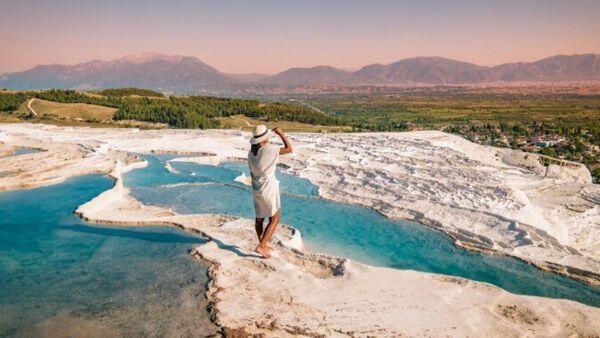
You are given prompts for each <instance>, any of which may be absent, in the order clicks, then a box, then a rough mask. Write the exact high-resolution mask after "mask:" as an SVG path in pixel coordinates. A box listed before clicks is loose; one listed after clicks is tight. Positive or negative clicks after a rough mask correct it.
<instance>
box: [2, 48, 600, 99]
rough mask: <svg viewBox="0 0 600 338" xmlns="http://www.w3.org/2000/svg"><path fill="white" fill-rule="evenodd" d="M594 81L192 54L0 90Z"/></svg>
mask: <svg viewBox="0 0 600 338" xmlns="http://www.w3.org/2000/svg"><path fill="white" fill-rule="evenodd" d="M588 80H600V55H598V54H578V55H557V56H552V57H548V58H545V59H541V60H538V61H535V62H517V63H506V64H501V65H497V66H493V67H486V66H479V65H476V64H473V63H468V62H462V61H456V60H451V59H446V58H442V57H414V58H409V59H403V60H400V61H397V62H393V63H390V64H387V65H383V64H371V65H366V66H364V67H362V68H360V69H358V70H356V71H353V72H351V71H346V70H342V69H337V68H334V67H330V66H317V67H311V68H302V67H298V68H291V69H288V70H286V71H283V72H281V73H278V74H275V75H271V76H268V75H262V74H238V75H233V74H226V73H222V72H220V71H218V70H217V69H215V68H213V67H211V66H209V65H207V64H205V63H204V62H202V61H200V60H199V59H198V58H196V57H193V56H178V55H175V56H172V55H164V54H157V53H143V54H137V55H129V56H124V57H122V58H119V59H115V60H110V61H98V60H94V61H89V62H85V63H80V64H76V65H58V64H55V65H40V66H36V67H34V68H32V69H29V70H26V71H23V72H16V73H7V74H4V75H1V76H0V88H11V89H44V88H63V89H66V88H71V89H99V88H110V87H140V88H148V89H154V90H159V91H164V92H228V91H239V90H250V91H251V90H252V89H256V88H293V87H298V86H314V85H331V86H353V85H465V84H478V83H511V82H561V81H588Z"/></svg>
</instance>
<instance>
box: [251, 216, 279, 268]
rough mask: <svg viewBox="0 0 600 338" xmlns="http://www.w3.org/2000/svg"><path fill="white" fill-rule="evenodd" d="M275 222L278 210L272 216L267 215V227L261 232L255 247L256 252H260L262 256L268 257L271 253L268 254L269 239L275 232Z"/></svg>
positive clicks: (277, 219)
mask: <svg viewBox="0 0 600 338" xmlns="http://www.w3.org/2000/svg"><path fill="white" fill-rule="evenodd" d="M277 224H279V211H278V212H277V213H276V214H275V215H273V217H269V224H267V229H265V232H264V233H263V236H262V238H261V239H260V243H258V246H257V247H256V252H258V253H259V254H261V255H262V256H263V257H264V258H269V257H271V255H270V254H269V247H268V243H269V239H271V236H273V233H274V232H275V228H277Z"/></svg>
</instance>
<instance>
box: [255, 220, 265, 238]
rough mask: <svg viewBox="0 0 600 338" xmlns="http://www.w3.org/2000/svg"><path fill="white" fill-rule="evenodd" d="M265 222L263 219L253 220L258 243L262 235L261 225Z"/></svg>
mask: <svg viewBox="0 0 600 338" xmlns="http://www.w3.org/2000/svg"><path fill="white" fill-rule="evenodd" d="M264 222H265V219H264V218H256V219H254V229H256V236H258V241H259V242H260V240H261V239H262V235H263V223H264Z"/></svg>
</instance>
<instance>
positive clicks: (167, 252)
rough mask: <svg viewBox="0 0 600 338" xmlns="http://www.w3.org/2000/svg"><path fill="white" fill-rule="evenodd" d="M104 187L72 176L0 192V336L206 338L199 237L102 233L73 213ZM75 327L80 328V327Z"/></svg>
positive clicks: (136, 230) (137, 230)
mask: <svg viewBox="0 0 600 338" xmlns="http://www.w3.org/2000/svg"><path fill="white" fill-rule="evenodd" d="M112 184H113V181H112V180H111V179H109V178H106V177H100V176H81V177H76V178H73V179H70V180H68V181H67V182H65V183H62V184H57V185H53V186H49V187H44V188H39V189H31V190H22V191H12V192H2V193H0V215H1V217H0V337H4V336H7V337H22V336H29V337H39V336H53V337H60V336H69V335H70V336H73V335H74V336H77V332H79V333H80V334H81V332H89V331H93V332H95V333H97V334H98V335H99V336H125V337H127V336H186V334H188V333H192V332H194V333H195V334H207V335H208V334H211V333H214V332H215V331H216V327H215V326H214V325H213V324H212V323H211V322H210V320H209V319H208V316H207V313H206V311H205V306H206V304H205V299H204V294H205V291H206V288H205V285H206V282H207V276H206V269H205V267H203V266H202V265H200V264H199V263H198V262H197V261H195V260H193V259H192V258H191V257H190V256H189V254H188V250H189V249H190V248H191V247H193V246H195V245H199V244H202V243H203V242H204V241H203V239H201V238H199V237H197V236H194V235H192V234H188V233H186V232H182V231H179V230H176V229H172V228H165V227H105V226H96V225H90V224H86V223H85V222H83V221H82V220H80V219H79V218H78V217H76V216H74V215H73V210H74V209H75V208H76V207H77V206H78V205H80V204H82V203H84V202H86V201H87V200H89V199H91V198H93V197H94V196H96V195H97V194H99V193H100V192H102V191H104V190H107V189H109V188H110V187H111V186H112ZM79 330H84V331H79Z"/></svg>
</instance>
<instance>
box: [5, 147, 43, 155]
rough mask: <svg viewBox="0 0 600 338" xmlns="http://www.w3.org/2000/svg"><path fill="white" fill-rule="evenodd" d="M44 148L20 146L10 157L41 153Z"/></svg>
mask: <svg viewBox="0 0 600 338" xmlns="http://www.w3.org/2000/svg"><path fill="white" fill-rule="evenodd" d="M42 151H43V150H42V149H37V148H22V147H19V148H17V149H15V150H14V151H13V152H12V154H10V155H8V157H10V156H19V155H27V154H35V153H39V152H42Z"/></svg>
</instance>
